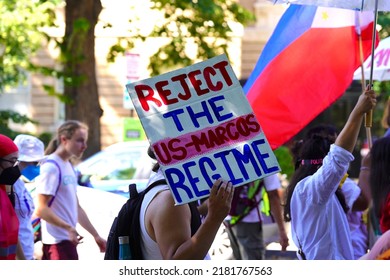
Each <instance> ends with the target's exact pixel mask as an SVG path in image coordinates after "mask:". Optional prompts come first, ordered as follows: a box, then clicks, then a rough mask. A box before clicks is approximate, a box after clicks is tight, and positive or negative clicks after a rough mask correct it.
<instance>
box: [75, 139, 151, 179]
mask: <svg viewBox="0 0 390 280" xmlns="http://www.w3.org/2000/svg"><path fill="white" fill-rule="evenodd" d="M146 150H147V146H146V145H142V146H140V145H131V144H127V145H126V146H125V145H123V146H121V147H120V146H115V147H110V148H108V149H106V150H103V151H101V152H99V153H97V154H95V155H94V156H92V157H90V158H88V159H87V160H85V161H84V162H82V163H80V164H79V165H78V167H77V169H78V170H79V171H80V173H81V174H82V175H83V176H88V177H89V178H90V180H91V181H95V180H128V179H147V178H149V175H150V171H151V168H152V165H153V162H152V160H151V159H150V158H149V157H148V156H147V154H146Z"/></svg>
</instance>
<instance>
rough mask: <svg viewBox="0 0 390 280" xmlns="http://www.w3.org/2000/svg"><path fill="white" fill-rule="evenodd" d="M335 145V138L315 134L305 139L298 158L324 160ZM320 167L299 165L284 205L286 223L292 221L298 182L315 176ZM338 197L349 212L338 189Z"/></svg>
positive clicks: (288, 188) (317, 165)
mask: <svg viewBox="0 0 390 280" xmlns="http://www.w3.org/2000/svg"><path fill="white" fill-rule="evenodd" d="M333 143H334V140H333V137H328V135H326V136H325V137H324V135H320V134H317V133H314V134H312V135H310V137H308V138H307V139H305V140H304V141H303V143H302V144H301V145H300V150H299V153H298V156H297V157H298V158H299V159H301V160H302V159H304V160H318V159H323V158H324V157H325V156H326V155H327V154H328V152H329V150H330V145H331V144H333ZM320 166H321V165H319V164H303V165H302V164H299V165H297V169H296V170H295V173H294V174H293V176H292V178H291V180H290V183H289V185H288V187H287V194H286V203H285V205H284V220H285V221H286V222H289V221H291V208H290V205H291V198H292V195H293V192H294V190H295V187H296V185H297V184H298V182H300V181H301V180H302V179H304V178H306V177H307V176H310V175H313V174H314V173H315V172H316V171H317V170H318V168H319V167H320ZM336 196H337V198H338V199H339V201H340V203H341V206H342V207H343V209H344V211H345V212H347V211H348V206H347V204H346V201H345V198H344V195H343V194H342V192H341V189H337V191H336Z"/></svg>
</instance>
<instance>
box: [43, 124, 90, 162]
mask: <svg viewBox="0 0 390 280" xmlns="http://www.w3.org/2000/svg"><path fill="white" fill-rule="evenodd" d="M79 128H84V129H88V126H87V125H86V124H85V123H82V122H80V121H76V120H68V121H65V122H64V123H63V124H61V125H60V126H59V127H58V129H57V134H56V135H55V136H54V138H53V139H52V140H51V141H50V142H49V144H48V145H47V148H46V150H45V155H50V154H52V153H54V152H55V151H56V150H57V148H58V146H59V145H60V142H61V140H60V138H61V136H65V137H66V138H67V139H71V138H72V136H73V134H74V133H75V131H76V130H77V129H79Z"/></svg>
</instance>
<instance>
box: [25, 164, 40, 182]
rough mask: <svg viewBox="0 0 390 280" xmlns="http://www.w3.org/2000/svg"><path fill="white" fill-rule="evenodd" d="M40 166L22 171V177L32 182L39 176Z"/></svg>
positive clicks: (33, 166)
mask: <svg viewBox="0 0 390 280" xmlns="http://www.w3.org/2000/svg"><path fill="white" fill-rule="evenodd" d="M39 171H40V166H36V165H29V166H27V167H26V168H25V169H23V170H22V175H23V176H24V177H26V178H27V179H28V180H29V181H32V180H34V179H35V177H37V176H38V175H39Z"/></svg>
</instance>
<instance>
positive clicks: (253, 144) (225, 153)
mask: <svg viewBox="0 0 390 280" xmlns="http://www.w3.org/2000/svg"><path fill="white" fill-rule="evenodd" d="M126 87H127V90H128V93H129V96H130V98H131V100H132V102H133V104H134V107H135V109H136V111H137V114H138V117H139V118H140V120H141V123H142V126H143V127H144V130H145V133H146V135H147V137H148V139H149V142H150V143H151V145H152V147H153V151H154V153H155V155H156V157H157V161H158V162H159V163H160V166H161V168H162V170H163V172H164V175H165V178H166V179H167V182H168V184H169V187H170V189H171V191H172V194H173V196H174V199H175V202H176V204H184V203H188V202H190V201H194V200H198V199H200V198H203V197H207V196H209V194H210V188H211V187H212V185H213V182H214V181H215V180H216V179H218V178H220V177H221V178H223V179H224V180H229V181H231V182H232V183H233V185H234V186H239V185H243V184H245V183H248V182H251V181H254V180H257V179H260V178H263V177H265V176H269V175H271V174H274V173H276V172H279V171H280V167H279V164H278V162H277V160H276V157H275V155H274V154H273V152H272V149H271V147H270V146H269V144H268V141H267V139H266V138H265V135H264V133H263V131H262V129H261V126H260V124H259V123H258V121H257V119H256V116H255V115H254V113H253V110H252V108H251V107H250V105H249V103H248V101H247V99H246V97H245V94H244V92H243V90H242V87H241V85H240V83H239V81H238V79H237V77H236V76H235V74H234V72H233V69H232V67H231V66H230V64H229V61H228V59H227V57H226V55H220V56H216V57H214V58H211V59H209V60H206V61H203V62H200V63H197V64H194V65H192V66H189V67H185V68H182V69H179V70H176V71H172V72H169V73H165V74H163V75H160V76H157V77H153V78H150V79H145V80H142V81H137V82H134V83H131V84H127V85H126Z"/></svg>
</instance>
